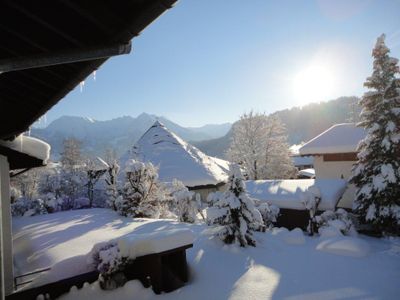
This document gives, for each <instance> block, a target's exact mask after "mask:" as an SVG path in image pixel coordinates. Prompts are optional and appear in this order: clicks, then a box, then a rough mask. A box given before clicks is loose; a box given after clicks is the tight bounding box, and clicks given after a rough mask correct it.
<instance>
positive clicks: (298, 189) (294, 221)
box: [246, 179, 347, 229]
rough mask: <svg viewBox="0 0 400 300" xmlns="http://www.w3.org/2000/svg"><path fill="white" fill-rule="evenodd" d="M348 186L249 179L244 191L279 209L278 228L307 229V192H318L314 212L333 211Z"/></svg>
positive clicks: (317, 181) (335, 181) (328, 181)
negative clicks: (313, 190) (317, 200)
mask: <svg viewBox="0 0 400 300" xmlns="http://www.w3.org/2000/svg"><path fill="white" fill-rule="evenodd" d="M346 186H347V181H346V180H343V179H298V180H249V181H246V189H247V191H248V193H249V195H250V197H252V198H254V199H256V201H257V200H258V201H261V202H263V201H265V202H268V204H270V205H275V206H277V207H279V209H280V215H279V217H278V220H277V225H278V226H283V227H287V228H295V227H300V228H303V229H306V227H307V225H308V222H309V219H310V215H309V212H308V210H307V208H306V206H305V201H306V200H307V199H308V198H309V196H310V195H309V191H310V189H315V190H317V191H319V194H320V195H319V196H320V201H319V203H318V205H317V211H318V212H322V211H326V210H335V209H336V206H337V204H338V203H339V200H340V198H341V197H342V195H343V193H344V191H345V189H346Z"/></svg>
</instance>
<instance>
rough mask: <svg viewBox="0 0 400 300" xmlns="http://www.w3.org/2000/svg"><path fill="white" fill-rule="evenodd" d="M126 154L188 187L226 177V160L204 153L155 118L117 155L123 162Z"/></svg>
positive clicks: (164, 176) (168, 179)
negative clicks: (147, 127) (127, 149)
mask: <svg viewBox="0 0 400 300" xmlns="http://www.w3.org/2000/svg"><path fill="white" fill-rule="evenodd" d="M129 158H133V159H136V160H140V161H146V162H151V163H153V164H154V165H155V166H158V168H159V178H160V180H161V181H165V182H171V181H172V180H173V179H174V178H176V179H178V180H180V181H182V182H183V183H184V184H185V185H186V186H190V187H193V186H202V185H209V184H212V185H216V184H218V183H221V182H225V181H226V180H227V177H228V176H227V172H228V169H229V164H228V162H227V161H224V160H222V159H218V158H214V157H210V156H208V155H206V154H204V153H203V152H201V151H200V150H199V149H197V148H196V147H193V146H192V145H190V144H188V143H187V142H185V141H184V140H183V139H181V138H180V137H179V136H178V135H176V134H175V133H173V132H172V131H170V130H169V129H167V128H166V126H164V125H163V124H162V123H160V122H159V121H156V122H155V123H154V124H153V125H152V126H151V127H150V128H149V130H147V131H146V132H145V133H144V134H143V136H142V137H141V138H140V139H139V140H138V141H137V143H136V144H135V145H134V146H133V147H132V149H131V150H129V151H127V153H125V154H124V155H123V156H122V157H121V161H120V163H121V165H122V166H124V165H125V163H126V161H127V160H128V159H129Z"/></svg>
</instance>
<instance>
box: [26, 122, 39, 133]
mask: <svg viewBox="0 0 400 300" xmlns="http://www.w3.org/2000/svg"><path fill="white" fill-rule="evenodd" d="M39 124H40V118H39ZM31 129H32V127H31V126H29V128H28V136H31Z"/></svg>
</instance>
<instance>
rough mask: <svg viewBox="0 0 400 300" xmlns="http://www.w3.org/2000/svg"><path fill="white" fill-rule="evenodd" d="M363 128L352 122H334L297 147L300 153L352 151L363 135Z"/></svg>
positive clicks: (355, 149) (315, 153)
mask: <svg viewBox="0 0 400 300" xmlns="http://www.w3.org/2000/svg"><path fill="white" fill-rule="evenodd" d="M365 135H366V133H365V130H364V129H363V128H360V127H356V125H355V124H354V123H343V124H336V125H333V126H332V127H330V128H329V129H327V130H326V131H324V132H322V133H321V134H319V135H318V136H316V137H315V138H313V139H312V140H310V141H308V142H307V143H306V144H304V145H303V146H302V147H300V149H299V153H300V155H319V154H333V153H354V152H356V151H357V145H358V143H359V142H360V141H361V140H362V139H363V138H364V137H365Z"/></svg>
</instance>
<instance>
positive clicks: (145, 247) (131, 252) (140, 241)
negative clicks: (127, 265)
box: [117, 229, 194, 259]
mask: <svg viewBox="0 0 400 300" xmlns="http://www.w3.org/2000/svg"><path fill="white" fill-rule="evenodd" d="M193 241H194V235H193V232H192V231H191V230H189V229H171V230H162V231H156V232H152V233H147V234H130V235H127V236H125V237H122V238H119V239H118V242H117V243H118V247H119V249H120V251H121V255H122V256H123V257H128V258H130V259H135V258H136V257H139V256H144V255H148V254H156V253H161V252H165V251H168V250H172V249H176V248H180V247H183V246H186V245H190V244H193Z"/></svg>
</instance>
